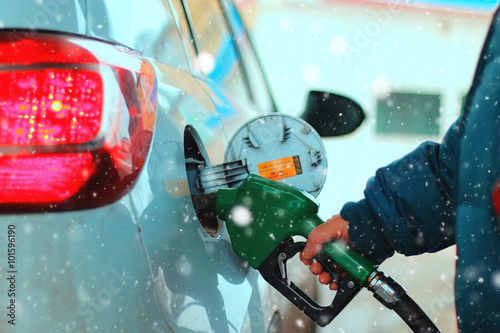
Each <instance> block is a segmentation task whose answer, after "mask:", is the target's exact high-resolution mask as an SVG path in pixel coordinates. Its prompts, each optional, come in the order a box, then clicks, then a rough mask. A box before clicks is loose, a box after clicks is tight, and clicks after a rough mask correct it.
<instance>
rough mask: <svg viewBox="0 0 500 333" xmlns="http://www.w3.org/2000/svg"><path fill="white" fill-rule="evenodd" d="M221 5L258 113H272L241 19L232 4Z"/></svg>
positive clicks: (266, 85)
mask: <svg viewBox="0 0 500 333" xmlns="http://www.w3.org/2000/svg"><path fill="white" fill-rule="evenodd" d="M223 3H224V5H225V7H226V12H227V15H228V17H229V20H230V22H231V27H232V30H233V34H234V36H235V40H236V44H237V46H238V49H239V51H240V56H241V62H242V65H243V70H244V72H245V76H246V79H247V82H248V85H249V88H250V92H251V94H252V99H253V100H254V102H255V103H256V105H257V107H258V108H259V110H260V111H262V112H272V111H274V105H273V102H272V98H271V95H270V92H269V88H268V84H267V82H266V79H265V76H264V73H263V70H262V67H261V64H260V61H259V59H258V57H257V55H256V53H255V50H254V48H253V45H252V43H251V40H250V38H249V36H248V34H247V31H246V29H245V26H244V25H243V22H242V20H241V17H240V15H239V13H238V11H237V10H236V8H235V7H234V5H233V4H232V3H230V2H228V1H227V0H224V1H223Z"/></svg>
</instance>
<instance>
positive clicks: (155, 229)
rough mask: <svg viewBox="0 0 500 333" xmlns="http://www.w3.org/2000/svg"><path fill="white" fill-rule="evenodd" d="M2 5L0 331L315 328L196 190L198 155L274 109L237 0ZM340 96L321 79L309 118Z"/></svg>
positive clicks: (210, 155) (34, 0)
mask: <svg viewBox="0 0 500 333" xmlns="http://www.w3.org/2000/svg"><path fill="white" fill-rule="evenodd" d="M4 6H8V10H4V11H2V13H1V14H0V228H1V230H0V244H2V250H1V251H0V276H1V277H2V280H1V281H0V304H1V308H2V309H3V310H2V315H1V316H0V327H1V331H2V332H50V333H63V332H64V333H66V332H68V333H69V332H73V333H76V332H154V333H159V332H218V333H223V332H259V333H260V332H280V331H290V329H291V328H290V327H289V325H291V326H292V327H293V330H294V331H295V332H300V331H308V330H311V329H312V327H313V324H312V323H311V322H310V321H308V319H307V318H305V317H303V315H302V314H301V313H300V311H297V310H296V309H294V308H293V307H291V306H290V305H289V303H286V302H284V299H283V298H282V297H281V295H280V294H279V293H277V292H276V291H275V290H274V289H272V288H270V286H269V285H267V284H266V282H265V281H264V280H263V279H262V277H261V276H260V275H259V273H258V271H256V270H254V269H252V268H250V267H249V266H248V265H247V264H246V263H245V262H244V261H243V260H241V259H240V258H239V257H238V256H236V254H235V253H234V252H233V250H232V248H231V242H230V240H229V238H228V235H227V232H226V230H225V229H224V228H223V227H222V224H221V226H219V225H216V226H215V227H214V226H213V225H212V226H206V225H203V224H202V223H200V221H199V218H198V215H197V213H196V211H195V207H194V204H193V200H192V196H191V194H192V193H191V192H192V191H193V189H195V188H196V186H195V185H193V184H192V181H193V180H192V179H191V178H190V177H189V173H190V171H192V170H195V171H196V169H197V167H198V166H205V167H206V166H212V165H220V164H223V163H225V162H227V161H225V149H226V147H227V146H228V144H229V143H230V138H231V136H232V134H233V133H235V132H236V131H237V130H238V128H241V126H244V125H245V124H246V123H248V121H250V120H251V119H254V118H255V117H259V116H260V115H263V114H268V113H270V114H276V112H277V111H278V110H277V108H276V106H275V103H274V101H273V98H272V94H271V92H270V90H269V85H268V82H267V79H266V76H265V74H264V73H263V71H262V69H261V66H260V63H259V59H258V56H257V55H256V53H255V51H254V48H253V47H252V43H251V39H250V38H249V36H248V34H247V32H246V30H245V26H244V24H243V22H242V20H241V18H240V16H239V15H238V12H237V10H236V9H235V7H234V5H233V4H232V3H231V2H230V1H227V0H171V1H166V0H144V1H140V2H139V1H135V0H95V1H94V0H92V1H82V0H46V1H41V0H21V1H16V2H12V3H9V4H8V5H4ZM331 96H334V95H330V94H326V93H323V92H315V93H311V98H312V99H311V100H312V102H311V103H312V104H311V105H310V106H309V107H308V108H307V112H306V113H304V115H305V116H304V118H305V119H306V120H307V117H309V118H308V119H309V121H311V122H314V121H316V122H317V121H318V120H320V119H321V117H323V114H324V115H326V116H327V118H328V117H330V118H331V119H333V118H332V117H331V116H329V112H330V111H329V110H328V109H329V107H328V106H333V104H334V103H332V102H326V103H327V104H326V106H325V105H324V103H325V101H327V100H329V98H330V97H331ZM327 97H328V98H327ZM322 103H323V104H322ZM328 103H329V104H328ZM346 107H347V106H346ZM349 107H350V106H349ZM323 109H324V110H323ZM321 110H323V111H321ZM330 113H331V112H330ZM356 114H357V115H358V117H357V118H359V115H360V114H361V113H359V114H358V113H356ZM330 118H329V119H330ZM355 118H356V117H355ZM325 119H326V118H325ZM331 119H330V120H331ZM358 120H359V119H358ZM361 120H362V119H361ZM358 125H359V124H358ZM317 126H318V128H320V127H321V126H323V127H324V122H321V121H320V122H319V123H318V125H317ZM356 126H357V125H356ZM356 126H354V127H353V128H355V127H356ZM341 127H345V126H341ZM327 132H328V131H327ZM333 132H334V131H333ZM333 132H332V131H330V133H326V134H327V135H330V134H332V135H333V134H335V133H333ZM195 178H196V177H195ZM228 186H229V185H228ZM311 279H313V278H312V275H311V277H307V278H305V279H304V281H303V283H304V285H305V286H306V288H307V286H309V288H310V289H311V292H312V293H314V290H313V289H314V283H312V284H311V282H310V281H312V280H311ZM287 326H288V328H287Z"/></svg>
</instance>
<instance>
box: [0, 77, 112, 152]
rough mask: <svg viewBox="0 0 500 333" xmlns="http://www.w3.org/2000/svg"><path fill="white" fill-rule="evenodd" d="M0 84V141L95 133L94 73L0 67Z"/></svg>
mask: <svg viewBox="0 0 500 333" xmlns="http://www.w3.org/2000/svg"><path fill="white" fill-rule="evenodd" d="M0 87H2V89H0V119H1V124H0V128H1V131H0V145H17V146H21V145H45V144H68V143H82V142H87V141H90V140H92V139H93V138H95V137H96V135H97V134H98V133H99V128H100V126H101V112H102V111H101V110H102V105H103V85H102V78H101V76H100V75H99V73H95V72H92V71H89V70H83V69H82V70H71V69H58V68H52V69H42V70H26V71H21V70H19V71H9V72H0Z"/></svg>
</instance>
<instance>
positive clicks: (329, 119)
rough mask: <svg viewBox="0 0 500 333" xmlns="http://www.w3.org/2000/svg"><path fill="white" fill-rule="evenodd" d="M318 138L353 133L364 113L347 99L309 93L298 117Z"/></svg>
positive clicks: (334, 95) (338, 96) (319, 92)
mask: <svg viewBox="0 0 500 333" xmlns="http://www.w3.org/2000/svg"><path fill="white" fill-rule="evenodd" d="M300 117H301V118H302V119H303V120H305V121H306V122H308V123H309V124H310V125H311V126H312V127H314V129H315V130H316V131H317V132H318V134H319V135H320V136H323V137H327V136H339V135H344V134H348V133H351V132H353V131H354V130H355V129H356V128H358V127H359V125H361V123H362V122H363V120H364V119H365V113H364V111H363V109H362V108H361V106H359V104H358V103H356V102H355V101H353V100H352V99H349V98H347V97H344V96H341V95H337V94H333V93H328V92H322V91H310V92H309V96H308V98H307V103H306V110H305V111H304V113H303V114H302V115H301V116H300Z"/></svg>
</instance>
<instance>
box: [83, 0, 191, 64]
mask: <svg viewBox="0 0 500 333" xmlns="http://www.w3.org/2000/svg"><path fill="white" fill-rule="evenodd" d="M88 6H89V13H90V15H89V16H90V17H91V18H92V19H91V20H89V29H90V31H91V35H93V36H95V37H100V38H105V39H110V40H113V41H117V42H119V43H121V44H124V45H126V46H128V47H131V48H133V49H135V50H138V51H140V52H141V53H142V54H144V55H145V56H146V57H152V58H155V59H157V60H159V61H161V62H163V63H165V64H167V65H171V66H174V67H177V68H180V69H184V70H188V65H187V60H186V56H185V53H184V48H183V45H182V42H181V39H180V37H179V34H178V31H177V26H176V24H175V21H174V18H173V15H172V12H171V11H170V7H169V6H168V2H166V1H165V2H163V1H162V0H143V1H137V0H107V1H105V2H102V1H94V0H93V1H89V2H88Z"/></svg>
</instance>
